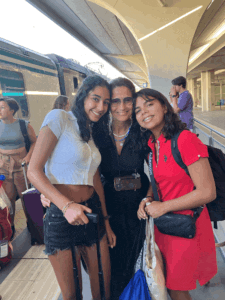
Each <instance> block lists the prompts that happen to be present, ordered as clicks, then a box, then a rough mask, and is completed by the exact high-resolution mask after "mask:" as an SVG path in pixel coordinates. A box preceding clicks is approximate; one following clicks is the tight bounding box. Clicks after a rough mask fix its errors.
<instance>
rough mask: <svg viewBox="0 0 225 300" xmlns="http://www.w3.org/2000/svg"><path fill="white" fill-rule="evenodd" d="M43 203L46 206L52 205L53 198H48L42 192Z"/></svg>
mask: <svg viewBox="0 0 225 300" xmlns="http://www.w3.org/2000/svg"><path fill="white" fill-rule="evenodd" d="M41 204H42V206H44V207H50V205H51V200H49V199H48V198H46V197H45V196H44V195H43V194H41Z"/></svg>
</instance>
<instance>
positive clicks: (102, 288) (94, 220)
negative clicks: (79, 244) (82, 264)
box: [71, 213, 106, 300]
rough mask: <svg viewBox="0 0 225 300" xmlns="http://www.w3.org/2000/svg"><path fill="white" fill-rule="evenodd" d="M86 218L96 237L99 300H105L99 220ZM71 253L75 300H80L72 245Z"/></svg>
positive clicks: (94, 217)
mask: <svg viewBox="0 0 225 300" xmlns="http://www.w3.org/2000/svg"><path fill="white" fill-rule="evenodd" d="M86 216H87V217H88V219H89V222H92V223H93V224H94V226H95V233H96V237H97V242H96V246H97V259H98V269H99V272H98V276H99V284H100V294H101V300H105V299H106V298H105V286H104V276H103V270H102V261H101V252H100V239H99V222H98V221H99V218H98V215H97V214H93V213H92V214H86ZM71 252H72V258H73V274H74V282H75V286H76V299H77V300H81V299H82V298H81V291H80V285H79V275H78V270H77V262H76V256H75V248H74V246H73V245H71Z"/></svg>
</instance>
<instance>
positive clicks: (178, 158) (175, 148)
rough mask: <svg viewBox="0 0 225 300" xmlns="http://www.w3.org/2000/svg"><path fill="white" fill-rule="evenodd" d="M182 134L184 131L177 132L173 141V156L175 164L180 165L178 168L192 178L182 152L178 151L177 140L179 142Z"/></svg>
mask: <svg viewBox="0 0 225 300" xmlns="http://www.w3.org/2000/svg"><path fill="white" fill-rule="evenodd" d="M181 132H182V131H179V132H177V133H176V134H175V135H174V136H173V137H172V139H171V150H172V155H173V158H174V160H175V162H176V163H177V164H178V166H180V167H181V168H182V169H184V171H185V172H186V173H187V175H188V176H190V174H189V171H188V168H187V166H186V165H185V163H184V162H183V160H182V157H181V154H180V151H179V149H178V144H177V140H178V137H179V136H180V133H181Z"/></svg>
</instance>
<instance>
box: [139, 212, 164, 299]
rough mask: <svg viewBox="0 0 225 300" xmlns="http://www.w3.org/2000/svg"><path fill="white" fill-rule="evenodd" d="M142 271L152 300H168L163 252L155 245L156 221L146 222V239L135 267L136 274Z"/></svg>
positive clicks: (150, 218) (150, 219)
mask: <svg viewBox="0 0 225 300" xmlns="http://www.w3.org/2000/svg"><path fill="white" fill-rule="evenodd" d="M139 269H141V270H142V271H143V272H144V274H145V278H146V282H147V285H148V289H149V292H150V295H151V298H152V300H167V290H166V285H165V276H164V266H163V259H162V255H161V252H160V250H159V248H158V246H157V244H156V243H155V236H154V221H153V218H152V217H149V220H147V221H146V239H145V241H144V245H143V249H142V251H141V253H140V254H139V257H138V259H137V262H136V265H135V272H137V270H139Z"/></svg>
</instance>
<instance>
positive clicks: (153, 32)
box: [139, 5, 202, 42]
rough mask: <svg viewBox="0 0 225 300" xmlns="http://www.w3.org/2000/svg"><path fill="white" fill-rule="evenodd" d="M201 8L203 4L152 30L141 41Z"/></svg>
mask: <svg viewBox="0 0 225 300" xmlns="http://www.w3.org/2000/svg"><path fill="white" fill-rule="evenodd" d="M200 8H202V5H201V6H198V7H197V8H195V9H193V10H191V11H189V12H188V13H186V14H184V15H183V16H181V17H179V18H177V19H175V20H173V21H172V22H170V23H168V24H166V25H164V26H162V27H160V28H159V29H156V30H155V31H152V32H151V33H149V34H147V35H146V36H144V37H142V38H140V39H139V41H140V42H141V41H143V40H145V39H147V38H148V37H150V36H151V35H153V34H155V33H156V32H158V31H160V30H163V29H164V28H166V27H168V26H170V25H172V24H174V23H176V22H178V21H180V20H181V19H183V18H185V17H187V16H189V15H190V14H193V13H194V12H195V11H197V10H199V9H200Z"/></svg>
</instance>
